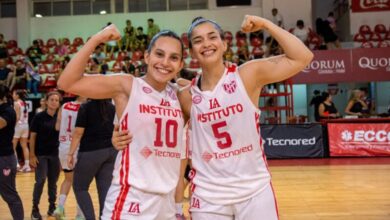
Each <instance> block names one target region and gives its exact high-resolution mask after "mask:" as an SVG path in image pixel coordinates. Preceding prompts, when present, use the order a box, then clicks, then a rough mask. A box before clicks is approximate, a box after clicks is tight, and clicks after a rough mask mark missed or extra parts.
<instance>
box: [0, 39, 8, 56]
mask: <svg viewBox="0 0 390 220" xmlns="http://www.w3.org/2000/svg"><path fill="white" fill-rule="evenodd" d="M5 58H8V50H7V42H6V41H5V40H4V35H3V34H0V59H5Z"/></svg>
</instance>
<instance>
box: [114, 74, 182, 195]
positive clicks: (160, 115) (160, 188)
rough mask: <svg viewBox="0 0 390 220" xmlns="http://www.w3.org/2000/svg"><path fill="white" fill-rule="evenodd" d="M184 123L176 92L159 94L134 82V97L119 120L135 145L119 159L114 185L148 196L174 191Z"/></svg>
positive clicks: (168, 90)
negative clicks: (132, 189)
mask: <svg viewBox="0 0 390 220" xmlns="http://www.w3.org/2000/svg"><path fill="white" fill-rule="evenodd" d="M183 126H184V119H183V114H182V111H181V108H180V104H179V101H178V99H177V96H176V88H174V86H173V85H171V84H168V85H167V87H166V88H165V90H163V91H162V92H158V91H156V90H154V89H153V88H152V87H151V86H150V85H149V84H147V83H146V82H145V81H144V80H143V79H142V78H135V77H134V78H133V85H132V89H131V95H130V98H129V101H128V103H127V106H126V108H125V111H124V113H123V115H122V117H121V119H120V128H121V130H129V131H130V133H131V134H132V135H133V139H132V142H131V143H130V144H129V146H128V147H127V148H125V149H124V150H122V151H120V152H119V153H118V156H117V158H116V162H115V170H114V173H113V175H114V177H113V184H121V185H122V186H123V187H124V188H125V189H126V188H128V187H135V188H136V189H139V190H142V191H145V192H148V193H161V194H166V193H169V192H171V191H172V190H174V188H175V187H176V185H177V182H178V179H179V173H180V160H181V159H182V158H184V157H185V153H183V152H182V151H183V148H184V147H183V144H182V142H183V141H182V137H183Z"/></svg>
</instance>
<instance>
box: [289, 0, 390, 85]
mask: <svg viewBox="0 0 390 220" xmlns="http://www.w3.org/2000/svg"><path fill="white" fill-rule="evenodd" d="M389 1H390V0H389ZM313 53H314V58H313V60H312V61H311V62H310V64H309V65H308V66H307V67H306V68H305V69H304V70H302V72H300V73H298V74H297V75H295V76H294V77H293V78H292V81H293V83H294V84H306V83H341V82H370V81H389V80H390V50H389V49H388V48H354V49H341V50H317V51H313Z"/></svg>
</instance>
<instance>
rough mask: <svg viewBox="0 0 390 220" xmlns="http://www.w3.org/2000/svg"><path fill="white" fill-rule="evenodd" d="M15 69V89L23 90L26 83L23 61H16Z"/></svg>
mask: <svg viewBox="0 0 390 220" xmlns="http://www.w3.org/2000/svg"><path fill="white" fill-rule="evenodd" d="M15 67H16V70H15V77H14V80H15V87H17V88H18V89H24V88H26V83H27V72H26V67H25V66H24V62H23V60H17V61H16V62H15Z"/></svg>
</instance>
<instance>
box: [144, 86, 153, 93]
mask: <svg viewBox="0 0 390 220" xmlns="http://www.w3.org/2000/svg"><path fill="white" fill-rule="evenodd" d="M142 90H143V91H144V92H145V93H146V94H149V93H152V89H151V88H149V87H146V86H144V87H142Z"/></svg>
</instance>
